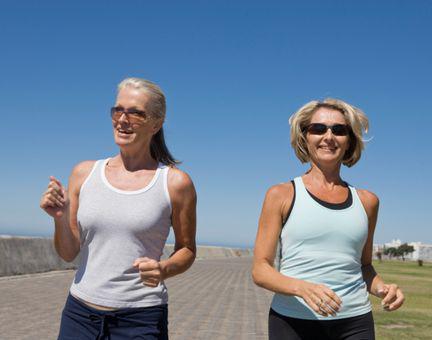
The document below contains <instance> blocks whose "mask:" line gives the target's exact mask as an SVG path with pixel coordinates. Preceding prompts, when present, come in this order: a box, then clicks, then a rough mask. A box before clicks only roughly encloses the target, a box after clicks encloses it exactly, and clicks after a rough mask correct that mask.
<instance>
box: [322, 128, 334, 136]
mask: <svg viewBox="0 0 432 340" xmlns="http://www.w3.org/2000/svg"><path fill="white" fill-rule="evenodd" d="M333 137H334V135H333V132H332V129H331V128H329V127H328V128H327V131H326V133H325V134H324V139H333Z"/></svg>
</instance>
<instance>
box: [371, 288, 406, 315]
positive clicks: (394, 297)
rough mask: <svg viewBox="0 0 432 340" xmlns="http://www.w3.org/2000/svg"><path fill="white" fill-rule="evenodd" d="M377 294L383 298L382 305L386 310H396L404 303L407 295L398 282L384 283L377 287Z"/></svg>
mask: <svg viewBox="0 0 432 340" xmlns="http://www.w3.org/2000/svg"><path fill="white" fill-rule="evenodd" d="M377 296H378V297H380V298H382V301H381V305H382V307H383V308H384V310H386V311H389V312H391V311H394V310H396V309H398V308H399V307H400V306H402V304H403V303H404V300H405V297H404V295H403V293H402V290H401V289H400V288H399V287H398V286H397V284H394V283H391V284H383V285H381V286H380V287H379V288H378V289H377Z"/></svg>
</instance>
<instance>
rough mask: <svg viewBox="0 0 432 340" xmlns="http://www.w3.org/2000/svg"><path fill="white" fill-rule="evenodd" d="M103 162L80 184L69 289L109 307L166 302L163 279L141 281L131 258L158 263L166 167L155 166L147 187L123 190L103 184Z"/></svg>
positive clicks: (165, 229) (166, 216)
mask: <svg viewBox="0 0 432 340" xmlns="http://www.w3.org/2000/svg"><path fill="white" fill-rule="evenodd" d="M108 160H109V159H105V160H99V161H97V162H96V163H95V165H94V167H93V170H92V171H91V173H90V175H89V176H88V177H87V179H86V180H85V181H84V183H83V184H82V186H81V191H80V196H79V208H78V214H77V217H78V226H79V230H80V235H81V249H80V262H79V266H78V271H77V272H76V274H75V279H74V281H73V283H72V286H71V288H70V292H71V293H72V295H74V296H76V297H78V298H81V299H83V300H85V301H87V302H91V303H94V304H97V305H101V306H106V307H113V308H130V307H150V306H156V305H161V304H166V303H167V302H168V294H167V289H166V286H165V284H164V282H161V283H160V284H159V285H158V286H157V287H155V288H151V287H148V286H145V285H143V283H142V281H141V278H140V275H139V272H138V269H137V268H135V267H133V262H134V261H135V259H137V258H138V257H148V258H151V259H154V260H157V261H159V259H160V257H161V255H162V252H163V247H164V245H165V241H166V239H167V236H168V234H169V231H170V227H171V201H170V197H169V193H168V184H167V176H168V170H169V168H168V167H166V166H164V165H160V166H159V167H158V169H157V170H156V173H155V175H154V177H153V179H152V180H151V181H150V183H149V184H148V185H147V186H145V187H144V188H141V189H139V190H134V191H125V190H120V189H118V188H116V187H114V186H112V185H111V184H110V183H109V182H108V180H107V178H106V176H105V166H106V164H107V162H108Z"/></svg>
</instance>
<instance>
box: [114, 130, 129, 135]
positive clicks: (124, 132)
mask: <svg viewBox="0 0 432 340" xmlns="http://www.w3.org/2000/svg"><path fill="white" fill-rule="evenodd" d="M117 132H118V133H120V134H124V135H130V134H132V131H126V130H122V129H117Z"/></svg>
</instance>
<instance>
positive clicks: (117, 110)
mask: <svg viewBox="0 0 432 340" xmlns="http://www.w3.org/2000/svg"><path fill="white" fill-rule="evenodd" d="M123 114H124V115H126V118H127V119H128V120H129V122H131V123H138V122H145V121H146V120H147V117H148V116H147V113H146V112H145V111H142V110H138V109H128V110H126V109H124V108H123V107H121V106H114V107H112V108H111V119H112V120H114V121H118V120H119V119H120V117H121V116H122V115H123Z"/></svg>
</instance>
